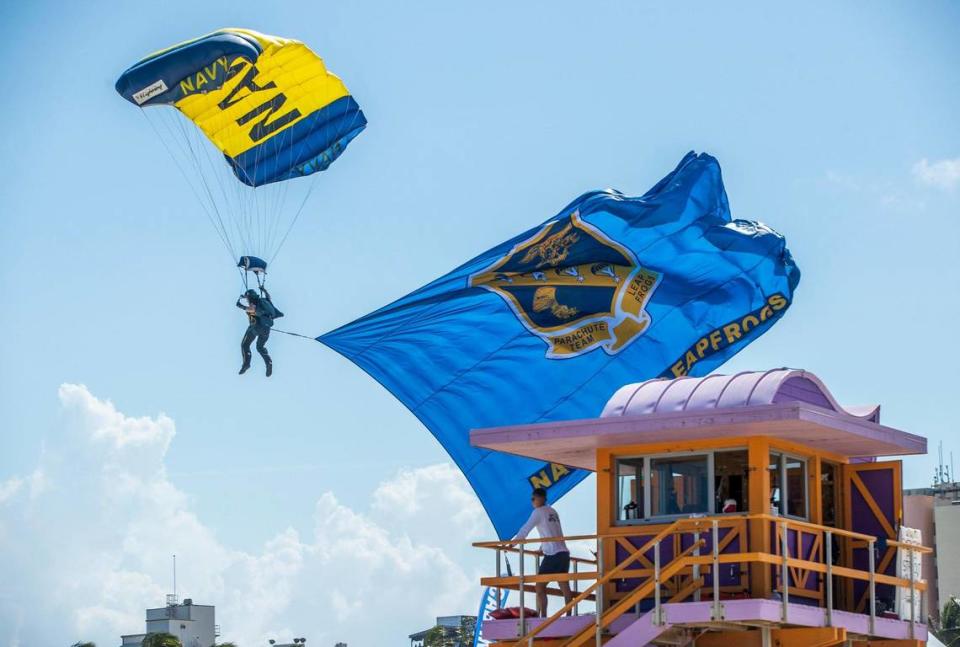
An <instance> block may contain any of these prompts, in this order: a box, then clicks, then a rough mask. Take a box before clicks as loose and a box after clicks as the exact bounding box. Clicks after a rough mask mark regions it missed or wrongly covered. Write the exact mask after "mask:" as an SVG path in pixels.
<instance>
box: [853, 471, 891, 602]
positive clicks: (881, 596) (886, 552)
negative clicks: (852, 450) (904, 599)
mask: <svg viewBox="0 0 960 647" xmlns="http://www.w3.org/2000/svg"><path fill="white" fill-rule="evenodd" d="M843 484H844V487H843V490H844V506H843V508H844V510H843V512H844V522H845V523H844V528H847V529H849V530H852V531H854V532H859V533H863V534H865V535H872V536H874V537H877V539H878V541H876V542H875V543H874V565H875V569H876V572H877V573H884V574H886V575H893V576H895V575H896V574H897V560H896V557H897V550H896V548H895V547H893V546H890V545H888V544H887V541H888V540H896V539H897V528H898V527H899V525H900V521H901V519H902V518H903V491H902V487H901V463H900V461H885V462H880V463H853V464H848V465H844V466H843ZM844 558H845V559H844V562H845V563H846V564H849V565H850V566H852V567H853V568H855V569H858V570H862V571H866V570H868V569H869V563H870V553H869V547H868V544H867V542H865V541H845V542H844ZM847 593H848V595H847V607H848V609H849V610H851V611H854V612H856V613H869V612H870V608H869V606H868V604H869V596H870V593H869V585H868V583H867V582H865V581H860V580H852V581H851V580H848V582H847ZM876 598H877V606H878V609H877V613H880V612H882V611H883V610H886V609H889V610H891V611H893V610H894V609H895V608H896V589H895V588H894V587H893V586H889V585H883V584H878V585H877V587H876Z"/></svg>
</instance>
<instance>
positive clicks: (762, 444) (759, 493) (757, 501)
mask: <svg viewBox="0 0 960 647" xmlns="http://www.w3.org/2000/svg"><path fill="white" fill-rule="evenodd" d="M769 462H770V443H769V441H768V440H767V439H766V438H751V439H750V440H749V443H748V445H747V464H748V465H749V468H748V469H749V476H748V477H747V501H748V505H747V510H748V511H749V512H750V514H769V513H770V477H769V476H768V475H767V464H768V463H769ZM748 523H749V525H750V528H749V533H748V535H749V537H750V539H749V550H750V551H752V552H763V553H769V552H770V524H768V523H766V522H764V521H761V520H759V519H751V520H750V521H749V522H748ZM743 552H747V551H743ZM770 589H771V582H770V569H769V568H765V567H763V566H761V565H760V564H752V565H750V592H751V594H752V595H753V597H755V598H769V597H770Z"/></svg>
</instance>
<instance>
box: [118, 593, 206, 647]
mask: <svg viewBox="0 0 960 647" xmlns="http://www.w3.org/2000/svg"><path fill="white" fill-rule="evenodd" d="M146 625H147V627H146V632H145V633H142V634H128V635H126V636H121V637H120V639H121V641H122V643H121V647H140V645H141V644H142V643H143V639H144V638H146V637H147V636H148V635H149V634H159V633H168V634H171V635H173V636H176V637H177V638H179V639H180V643H181V644H182V645H183V647H213V645H215V644H216V641H217V637H218V636H219V635H220V627H219V625H217V624H216V618H215V615H214V607H213V606H210V605H206V604H194V603H193V600H191V599H190V598H187V599H186V600H184V601H183V604H177V598H176V596H173V595H168V596H167V606H165V607H160V608H158V609H147V622H146Z"/></svg>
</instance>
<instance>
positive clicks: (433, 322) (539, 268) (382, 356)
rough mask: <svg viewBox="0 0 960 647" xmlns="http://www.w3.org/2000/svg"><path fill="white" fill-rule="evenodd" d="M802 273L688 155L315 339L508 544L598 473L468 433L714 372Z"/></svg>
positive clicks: (715, 176)
mask: <svg viewBox="0 0 960 647" xmlns="http://www.w3.org/2000/svg"><path fill="white" fill-rule="evenodd" d="M799 280H800V272H799V270H798V269H797V267H796V265H794V263H793V261H792V259H791V257H790V253H789V252H788V251H787V248H786V244H785V241H784V239H783V237H782V236H780V235H779V234H778V233H777V232H775V231H774V230H772V229H770V228H769V227H767V226H766V225H763V224H760V223H756V222H749V221H745V220H733V219H732V218H731V217H730V209H729V206H728V204H727V196H726V193H725V192H724V189H723V182H722V180H721V178H720V165H719V164H718V163H717V161H716V160H715V159H714V158H712V157H710V156H709V155H706V154H700V155H696V154H694V153H689V154H687V156H686V157H684V158H683V160H682V161H681V162H680V165H679V166H677V168H676V169H675V170H674V171H673V172H672V173H670V174H669V175H668V176H667V177H665V178H664V179H662V180H661V181H660V182H659V183H658V184H657V185H656V186H655V187H653V188H652V189H651V190H650V191H649V192H647V193H646V194H645V195H644V196H642V197H639V198H635V197H628V196H624V195H622V194H620V193H618V192H615V191H610V190H607V191H593V192H591V193H587V194H585V195H582V196H580V197H579V198H577V199H576V200H574V201H573V202H572V203H571V204H570V205H568V206H567V207H565V208H564V209H563V210H562V211H560V213H558V214H557V215H556V216H554V217H553V218H550V219H549V220H547V221H546V222H545V223H543V224H541V225H539V226H537V227H534V228H533V229H530V230H528V231H525V232H523V233H522V234H520V235H519V236H516V237H515V238H512V239H511V240H508V241H507V242H505V243H503V244H501V245H498V246H497V247H494V248H493V249H490V250H488V251H486V252H483V253H482V254H480V255H479V256H477V257H476V258H474V259H473V260H471V261H469V262H467V263H466V264H464V265H461V266H460V267H458V268H457V269H455V270H453V271H452V272H450V273H448V274H445V275H444V276H442V277H440V278H438V279H436V280H435V281H432V282H431V283H429V284H427V285H425V286H424V287H422V288H420V289H419V290H417V291H415V292H412V293H410V294H408V295H407V296H405V297H403V298H401V299H399V300H398V301H395V302H394V303H391V304H390V305H388V306H385V307H383V308H381V309H379V310H377V311H376V312H373V313H371V314H369V315H367V316H365V317H363V318H361V319H358V320H356V321H354V322H352V323H349V324H347V325H345V326H343V327H341V328H338V329H337V330H334V331H333V332H330V333H327V334H325V335H322V336H320V337H318V338H317V341H320V342H322V343H324V344H326V345H327V346H329V347H330V348H333V349H334V350H336V351H337V352H339V353H341V354H342V355H344V356H345V357H347V358H349V359H350V360H352V361H353V362H354V363H356V364H357V365H358V366H359V367H360V368H362V369H363V370H364V371H366V372H367V373H369V374H370V375H371V376H372V377H373V378H374V379H376V380H377V381H378V382H380V383H381V384H383V386H385V387H386V388H387V389H388V390H389V391H390V392H391V393H393V395H395V396H396V397H397V398H399V399H400V401H401V402H403V403H404V404H405V405H406V406H407V407H408V408H409V409H410V411H412V412H413V413H414V414H415V415H416V416H417V417H418V418H419V419H420V420H421V421H422V422H423V424H424V425H426V427H427V428H428V429H429V430H430V431H431V432H432V433H433V435H434V436H435V437H436V438H437V440H439V441H440V443H441V444H442V445H443V447H444V449H446V450H447V452H449V454H450V456H451V457H452V458H453V460H454V461H456V463H457V465H458V466H459V467H460V469H461V470H463V473H464V474H465V475H466V477H467V479H468V480H469V481H470V484H471V485H472V486H473V488H474V490H475V491H476V493H477V496H479V497H480V501H481V502H482V503H483V506H484V508H485V509H486V511H487V514H489V515H490V519H491V521H492V522H493V525H494V527H495V528H496V531H497V533H498V534H499V535H500V537H503V538H506V537H509V536H511V535H512V534H513V533H514V532H515V531H516V530H517V528H519V527H520V525H522V523H523V521H524V520H525V519H526V518H527V516H528V515H529V512H530V503H529V495H530V489H531V486H542V487H546V488H547V489H548V491H549V494H550V498H551V500H556V499H558V498H559V497H560V496H562V495H563V494H564V493H566V492H567V491H569V490H570V488H572V487H573V486H574V485H576V484H577V483H578V482H579V481H580V480H582V479H583V478H584V477H585V476H586V474H587V472H585V471H583V470H578V469H573V468H567V467H565V466H563V465H558V464H544V463H543V462H542V461H538V460H534V459H528V458H522V457H519V456H511V455H506V454H499V453H496V452H490V451H488V450H484V449H477V448H474V447H471V446H470V440H469V433H470V430H471V429H476V428H481V427H495V426H500V425H514V424H525V423H534V422H544V421H551V420H569V419H576V418H588V417H595V416H597V415H599V413H600V412H601V410H602V409H603V406H604V404H605V403H606V401H607V399H608V398H610V396H611V395H613V393H614V391H616V390H617V388H618V387H620V386H622V385H624V384H627V383H630V382H636V381H640V380H645V379H649V378H652V377H657V376H666V377H674V376H682V375H704V374H706V373H709V372H710V371H711V370H712V369H714V368H716V367H717V366H719V365H720V364H722V363H723V362H724V361H726V360H727V359H728V358H730V357H732V356H733V355H734V354H735V353H737V352H738V351H739V350H741V349H742V348H743V347H744V346H746V345H747V344H749V343H750V342H751V341H753V340H754V339H756V338H757V337H759V336H760V335H761V334H763V333H764V332H765V331H766V330H767V329H768V328H769V327H770V326H771V325H772V324H773V322H775V321H776V320H777V319H778V318H779V317H780V316H782V315H783V313H784V312H785V311H786V310H787V308H788V307H789V306H790V302H791V300H792V298H793V291H794V288H795V287H796V286H797V283H798V281H799Z"/></svg>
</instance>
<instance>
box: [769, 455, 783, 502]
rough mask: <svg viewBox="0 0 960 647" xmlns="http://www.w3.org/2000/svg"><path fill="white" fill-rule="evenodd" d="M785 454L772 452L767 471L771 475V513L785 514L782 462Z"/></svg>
mask: <svg viewBox="0 0 960 647" xmlns="http://www.w3.org/2000/svg"><path fill="white" fill-rule="evenodd" d="M782 458H783V456H781V455H780V454H774V453H772V452H771V454H770V464H769V465H768V466H767V473H768V474H769V475H770V514H783V483H782V480H783V479H782V477H783V470H782V469H781V467H780V466H781V463H782V462H783V461H782Z"/></svg>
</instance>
